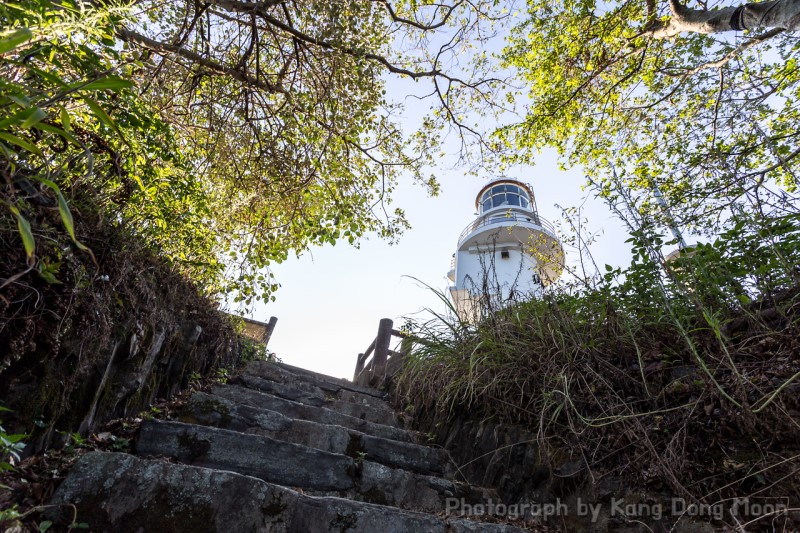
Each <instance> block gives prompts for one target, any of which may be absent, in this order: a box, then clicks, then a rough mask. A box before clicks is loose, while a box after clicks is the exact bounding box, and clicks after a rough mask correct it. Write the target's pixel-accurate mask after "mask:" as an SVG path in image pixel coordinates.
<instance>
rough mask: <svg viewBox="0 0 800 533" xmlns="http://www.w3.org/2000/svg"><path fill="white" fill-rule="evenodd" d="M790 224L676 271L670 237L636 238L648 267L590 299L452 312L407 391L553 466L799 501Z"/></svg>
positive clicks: (603, 281)
mask: <svg viewBox="0 0 800 533" xmlns="http://www.w3.org/2000/svg"><path fill="white" fill-rule="evenodd" d="M778 222H779V225H781V224H782V225H784V226H781V227H782V229H780V231H782V232H783V233H782V234H781V235H780V236H779V237H778V238H777V239H773V240H772V241H769V240H768V239H767V238H765V237H764V235H763V234H761V235H759V234H755V233H754V234H750V235H749V236H747V235H744V236H743V235H739V234H737V235H735V236H728V238H727V239H725V238H723V239H720V240H717V241H715V242H714V243H711V244H708V245H704V246H700V247H699V248H698V249H697V250H696V251H695V252H694V253H693V254H687V255H686V256H685V257H683V258H681V259H679V260H678V261H677V262H675V263H672V264H670V265H669V266H668V267H667V268H666V270H662V269H661V268H660V266H659V264H658V263H656V262H654V261H653V260H652V257H653V254H652V253H651V252H652V251H653V249H654V247H655V246H657V245H659V244H660V242H658V239H655V240H648V239H647V238H646V237H647V236H646V235H643V234H640V235H638V236H637V235H634V239H633V242H634V245H635V248H634V261H633V263H632V265H631V266H630V267H629V268H628V269H626V270H625V271H620V270H615V269H612V268H610V267H608V268H607V272H606V274H605V275H604V276H601V277H600V278H598V279H595V280H594V281H593V283H592V284H591V286H590V287H589V288H586V285H584V288H583V289H581V290H572V289H569V288H566V287H564V286H561V287H560V288H556V289H553V290H550V291H549V292H548V293H547V294H546V296H545V297H544V298H542V299H540V300H533V301H525V302H518V303H516V304H514V305H511V306H508V307H505V308H502V309H495V310H492V311H491V312H487V313H485V317H484V319H483V320H482V321H480V322H479V323H477V324H469V323H466V322H463V321H461V320H460V319H459V318H458V317H456V316H455V313H454V309H453V308H452V307H450V312H449V313H448V314H445V315H438V316H437V317H436V318H435V319H434V320H432V321H429V322H426V323H424V324H417V325H416V326H415V327H414V334H415V335H416V336H417V337H419V338H420V339H421V340H422V342H420V343H418V344H417V345H416V348H415V350H414V352H413V354H412V356H411V357H410V358H408V363H407V364H406V367H405V368H404V370H403V372H402V373H401V375H400V376H399V378H398V390H399V391H400V392H401V393H402V395H403V397H404V400H405V402H407V403H408V404H410V405H411V406H413V407H414V408H415V409H416V410H417V413H428V415H427V416H435V417H451V418H453V417H470V418H477V419H492V420H493V421H496V422H503V423H511V424H522V425H526V426H528V427H529V428H530V429H532V430H533V431H534V432H535V433H536V435H537V440H538V442H537V443H536V444H538V445H539V446H540V449H541V450H543V453H542V457H541V460H542V462H543V463H545V464H546V463H547V462H548V461H549V460H550V458H552V457H554V456H560V457H564V456H565V455H566V456H568V457H571V458H573V460H575V459H577V460H580V461H582V462H583V463H584V464H585V465H586V466H587V467H588V471H589V472H590V479H598V478H599V477H601V476H604V475H622V476H625V478H626V479H627V480H629V482H630V483H631V484H632V485H633V486H639V487H642V488H645V487H647V488H652V489H657V490H660V489H669V490H670V491H671V492H672V493H673V494H675V495H676V496H679V497H682V498H686V499H688V500H690V501H700V502H705V503H714V502H718V501H723V500H725V499H726V498H733V497H739V498H741V497H745V496H751V497H765V496H769V497H781V496H783V497H790V498H795V499H796V498H797V494H800V475H798V473H800V402H799V401H798V397H800V319H799V318H798V316H797V311H798V309H800V284H798V279H797V270H796V268H795V267H794V265H797V264H798V250H800V246H798V245H797V220H796V218H792V219H791V220H788V221H787V220H780V221H778ZM786 224H788V225H786ZM772 229H773V230H774V229H775V227H772ZM734 237H735V239H736V244H735V245H734V244H732V243H731V239H733V238H734ZM757 240H759V243H760V246H756V244H758V243H757V242H756V241H757ZM754 250H756V251H754ZM763 265H767V266H768V268H762V266H763ZM440 297H441V298H442V299H443V300H444V301H447V300H446V298H445V296H444V295H440ZM486 299H487V300H489V299H490V298H488V297H487V298H486ZM794 503H795V504H797V503H798V502H796V501H795V502H794Z"/></svg>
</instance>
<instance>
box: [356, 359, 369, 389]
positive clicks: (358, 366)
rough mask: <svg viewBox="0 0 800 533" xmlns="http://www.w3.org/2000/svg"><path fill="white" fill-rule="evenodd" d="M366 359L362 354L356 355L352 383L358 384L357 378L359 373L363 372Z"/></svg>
mask: <svg viewBox="0 0 800 533" xmlns="http://www.w3.org/2000/svg"><path fill="white" fill-rule="evenodd" d="M366 359H367V358H366V357H365V356H364V354H363V353H360V354H358V359H356V371H355V372H354V373H353V383H356V384H358V382H359V380H358V376H360V375H361V371H362V370H364V361H366Z"/></svg>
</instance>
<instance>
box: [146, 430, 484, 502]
mask: <svg viewBox="0 0 800 533" xmlns="http://www.w3.org/2000/svg"><path fill="white" fill-rule="evenodd" d="M136 451H137V453H139V454H142V455H156V456H166V457H171V458H173V459H176V460H178V461H179V462H181V463H184V464H190V465H194V466H203V467H207V468H214V469H217V470H230V471H233V472H238V473H241V474H247V475H251V476H253V477H257V478H259V479H263V480H264V481H268V482H270V483H276V484H280V485H285V486H289V487H300V488H302V489H304V490H310V491H316V492H318V493H326V494H329V495H330V494H336V495H338V496H342V497H348V498H352V499H357V500H363V501H367V502H371V503H379V504H381V505H390V506H393V507H401V508H405V509H414V510H417V511H432V512H437V511H441V510H442V509H444V508H445V503H446V499H447V498H464V500H465V501H466V502H467V503H484V502H485V501H487V500H488V499H490V498H492V495H491V494H489V492H488V491H484V490H482V489H475V488H472V487H470V486H468V485H465V484H460V483H455V482H453V481H449V480H446V479H443V478H440V477H433V476H424V475H420V474H415V473H413V472H409V471H406V470H402V469H396V468H390V467H387V466H384V465H381V464H379V463H375V462H372V461H368V460H360V459H354V458H352V457H347V456H346V455H341V454H334V453H330V452H325V451H321V450H315V449H313V448H309V447H307V446H302V445H299V444H292V443H288V442H284V441H281V440H275V439H272V438H269V437H264V436H260V435H251V434H245V433H239V432H237V431H231V430H226V429H219V428H214V427H207V426H197V425H192V424H185V423H182V422H165V421H158V420H148V421H145V422H143V423H142V427H141V430H140V432H139V438H138V440H137V443H136Z"/></svg>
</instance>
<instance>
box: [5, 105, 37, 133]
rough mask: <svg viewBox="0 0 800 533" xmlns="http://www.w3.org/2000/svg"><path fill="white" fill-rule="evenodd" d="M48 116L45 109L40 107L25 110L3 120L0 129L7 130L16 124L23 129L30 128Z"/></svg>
mask: <svg viewBox="0 0 800 533" xmlns="http://www.w3.org/2000/svg"><path fill="white" fill-rule="evenodd" d="M46 116H47V113H46V112H45V111H44V109H42V108H40V107H31V108H28V109H23V110H22V111H20V112H19V113H15V114H14V115H12V116H10V117H7V118H5V119H3V120H0V129H4V128H7V127H9V126H11V125H14V124H19V125H20V127H21V128H26V129H27V128H30V127H31V126H32V125H34V124H36V123H37V122H39V121H40V120H42V119H43V118H45V117H46Z"/></svg>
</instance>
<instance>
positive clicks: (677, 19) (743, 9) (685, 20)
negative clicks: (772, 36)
mask: <svg viewBox="0 0 800 533" xmlns="http://www.w3.org/2000/svg"><path fill="white" fill-rule="evenodd" d="M669 6H670V11H671V12H672V17H671V18H670V20H669V21H668V22H666V23H664V24H662V25H660V26H659V27H656V28H652V29H650V30H648V31H647V32H646V35H649V36H650V37H653V38H655V39H670V38H672V37H675V36H677V35H678V34H680V33H684V32H687V33H703V34H710V33H721V32H726V31H742V30H751V29H755V28H776V29H784V30H800V0H771V1H767V2H757V3H749V4H742V5H740V6H738V7H726V8H723V9H714V10H702V9H689V8H688V7H686V6H684V5H683V4H681V3H680V2H678V0H670V2H669Z"/></svg>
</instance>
